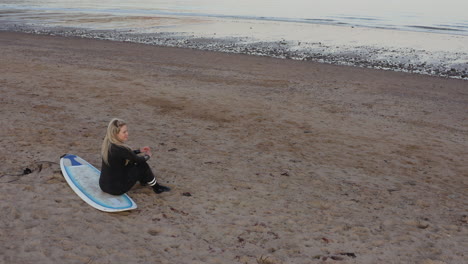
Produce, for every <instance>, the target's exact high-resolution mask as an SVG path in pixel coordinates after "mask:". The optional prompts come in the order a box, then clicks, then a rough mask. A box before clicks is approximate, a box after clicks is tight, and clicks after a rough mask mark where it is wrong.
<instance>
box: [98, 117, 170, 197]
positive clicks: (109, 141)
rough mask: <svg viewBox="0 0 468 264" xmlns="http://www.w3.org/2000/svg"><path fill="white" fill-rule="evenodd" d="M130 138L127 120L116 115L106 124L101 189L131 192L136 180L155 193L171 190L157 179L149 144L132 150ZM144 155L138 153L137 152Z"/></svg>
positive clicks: (115, 193)
mask: <svg viewBox="0 0 468 264" xmlns="http://www.w3.org/2000/svg"><path fill="white" fill-rule="evenodd" d="M127 140H128V129H127V124H126V123H125V121H123V120H120V119H117V118H114V119H112V120H111V121H110V123H109V125H108V127H107V134H106V136H105V138H104V141H103V142H102V148H101V154H102V169H101V176H100V178H99V186H100V187H101V190H102V191H104V192H106V193H109V194H113V195H121V194H124V193H126V192H128V191H129V190H130V189H131V188H132V187H133V186H134V185H135V183H136V182H137V181H139V182H140V184H141V185H149V186H151V187H152V188H153V190H154V192H155V193H162V192H168V191H170V188H169V187H166V186H162V185H160V184H158V183H157V182H156V177H155V176H154V174H153V172H152V171H151V168H150V167H149V165H148V163H146V161H148V160H149V159H150V157H151V150H150V148H149V147H142V148H141V149H139V150H133V151H132V150H131V149H130V148H129V147H128V146H127V145H126V144H125V142H127ZM140 153H141V154H143V155H138V154H140Z"/></svg>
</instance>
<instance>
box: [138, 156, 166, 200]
mask: <svg viewBox="0 0 468 264" xmlns="http://www.w3.org/2000/svg"><path fill="white" fill-rule="evenodd" d="M135 167H136V168H138V169H137V175H136V177H137V179H138V181H139V182H140V184H141V185H148V186H150V187H152V188H153V191H154V192H155V193H162V192H168V191H170V190H171V189H170V188H169V187H166V186H163V185H160V184H158V182H157V180H156V177H155V176H154V174H153V171H152V170H151V168H150V166H149V165H148V163H146V162H145V163H140V164H138V165H137V166H135Z"/></svg>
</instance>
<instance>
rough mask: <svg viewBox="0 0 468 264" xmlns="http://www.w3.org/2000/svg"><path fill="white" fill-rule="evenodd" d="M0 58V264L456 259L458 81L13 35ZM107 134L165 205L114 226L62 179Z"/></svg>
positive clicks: (147, 197)
mask: <svg viewBox="0 0 468 264" xmlns="http://www.w3.org/2000/svg"><path fill="white" fill-rule="evenodd" d="M0 57H1V58H2V60H0V69H2V70H1V73H0V91H1V92H2V97H1V98H0V102H1V104H0V113H1V115H2V118H1V127H2V129H0V142H1V143H2V144H0V146H1V148H2V149H1V150H2V151H0V159H1V160H4V161H5V162H4V163H3V165H2V167H1V168H0V188H1V192H0V199H1V200H2V201H3V202H2V209H3V212H4V215H5V217H2V218H1V219H0V229H1V230H2V232H3V233H2V234H3V235H2V236H0V244H1V245H2V246H1V249H0V251H1V252H2V254H0V262H5V263H31V262H34V263H38V264H42V263H44V264H45V263H58V262H60V263H66V264H72V263H91V262H93V263H94V262H95V263H103V264H107V263H137V264H138V263H141V264H145V263H149V262H154V260H155V256H157V261H158V263H163V264H166V263H167V264H172V263H182V264H202V263H210V264H218V263H219V264H221V263H222V264H245V263H248V264H255V263H258V262H259V261H261V260H262V259H263V260H266V259H268V261H269V262H270V263H273V264H289V263H295V264H310V263H314V264H315V263H317V264H318V263H335V262H342V263H349V264H373V263H376V262H381V263H392V262H395V263H415V264H457V263H462V262H463V260H464V259H465V258H466V252H465V251H466V250H465V249H466V246H465V244H466V237H467V235H468V219H467V208H468V204H467V202H466V201H467V200H468V199H467V198H468V197H467V194H466V189H467V186H468V178H467V174H466V173H467V171H468V165H467V164H468V163H467V162H466V154H467V152H466V149H468V145H467V144H468V143H467V142H468V130H467V128H468V126H467V119H466V116H467V111H466V106H467V105H468V90H467V82H466V81H463V80H456V79H448V78H440V77H430V76H423V75H415V74H407V73H399V72H391V71H380V70H373V69H363V68H356V67H347V66H337V65H328V64H320V63H314V62H303V61H293V60H281V59H274V58H268V57H256V56H247V55H239V54H227V53H219V52H208V51H200V50H191V49H181V48H169V47H156V46H150V45H141V44H136V43H125V42H115V41H102V40H94V39H84V38H75V37H73V38H66V37H59V36H45V35H35V34H25V33H15V32H8V33H6V32H0ZM112 117H120V118H122V119H124V120H126V121H127V122H128V123H129V128H130V141H129V144H130V145H131V146H132V147H138V146H146V145H148V146H150V147H151V148H152V149H153V150H154V151H153V157H152V159H150V161H149V163H150V166H151V167H152V168H153V169H154V171H155V172H156V174H157V177H158V181H161V182H162V183H163V184H165V185H168V186H170V187H171V188H172V191H171V192H169V193H164V194H163V195H155V194H154V193H153V192H152V190H151V189H150V188H146V187H141V186H135V187H134V188H133V189H132V190H131V191H130V192H129V193H128V194H129V195H130V196H131V197H132V199H133V200H134V201H135V202H136V203H137V204H138V209H137V210H134V211H130V212H126V213H118V214H108V213H103V212H100V211H97V210H95V209H93V208H91V207H90V206H89V205H87V204H86V203H84V202H83V201H81V199H80V198H79V197H78V196H77V195H76V194H75V193H74V192H73V191H72V190H71V188H70V187H69V186H68V185H67V183H66V181H65V179H64V178H63V176H62V175H61V173H60V166H59V165H58V161H59V157H60V156H61V155H62V154H64V153H71V154H76V155H79V156H80V157H82V158H84V159H86V160H87V161H89V162H90V163H91V164H93V165H95V166H96V167H97V168H98V169H99V164H100V162H101V160H100V156H99V153H100V144H101V140H102V138H103V136H104V133H105V129H106V126H107V123H108V122H109V120H110V119H111V118H112ZM26 168H29V169H30V170H31V173H29V174H24V173H23V172H24V170H25V169H26ZM187 192H188V193H190V194H191V196H185V195H184V193H187Z"/></svg>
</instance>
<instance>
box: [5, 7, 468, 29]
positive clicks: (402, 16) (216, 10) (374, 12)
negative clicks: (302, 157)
mask: <svg viewBox="0 0 468 264" xmlns="http://www.w3.org/2000/svg"><path fill="white" fill-rule="evenodd" d="M0 10H30V11H40V12H50V13H53V12H73V13H76V12H83V13H95V12H99V13H108V14H113V15H115V14H126V15H178V16H199V17H218V18H236V19H255V20H272V21H293V22H302V23H319V24H334V25H350V26H362V27H373V28H388V29H398V30H410V31H425V32H438V33H448V34H460V35H468V1H467V0H391V1H389V0H236V1H233V0H230V1H228V0H99V1H95V0H92V1H91V0H81V1H76V0H0Z"/></svg>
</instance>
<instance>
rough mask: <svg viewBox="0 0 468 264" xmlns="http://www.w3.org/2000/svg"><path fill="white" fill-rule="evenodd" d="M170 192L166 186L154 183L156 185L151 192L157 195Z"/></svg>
mask: <svg viewBox="0 0 468 264" xmlns="http://www.w3.org/2000/svg"><path fill="white" fill-rule="evenodd" d="M170 190H171V188H169V187H167V186H163V185H159V184H158V183H156V185H154V186H153V191H154V192H155V193H158V194H159V193H163V192H168V191H170Z"/></svg>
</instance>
